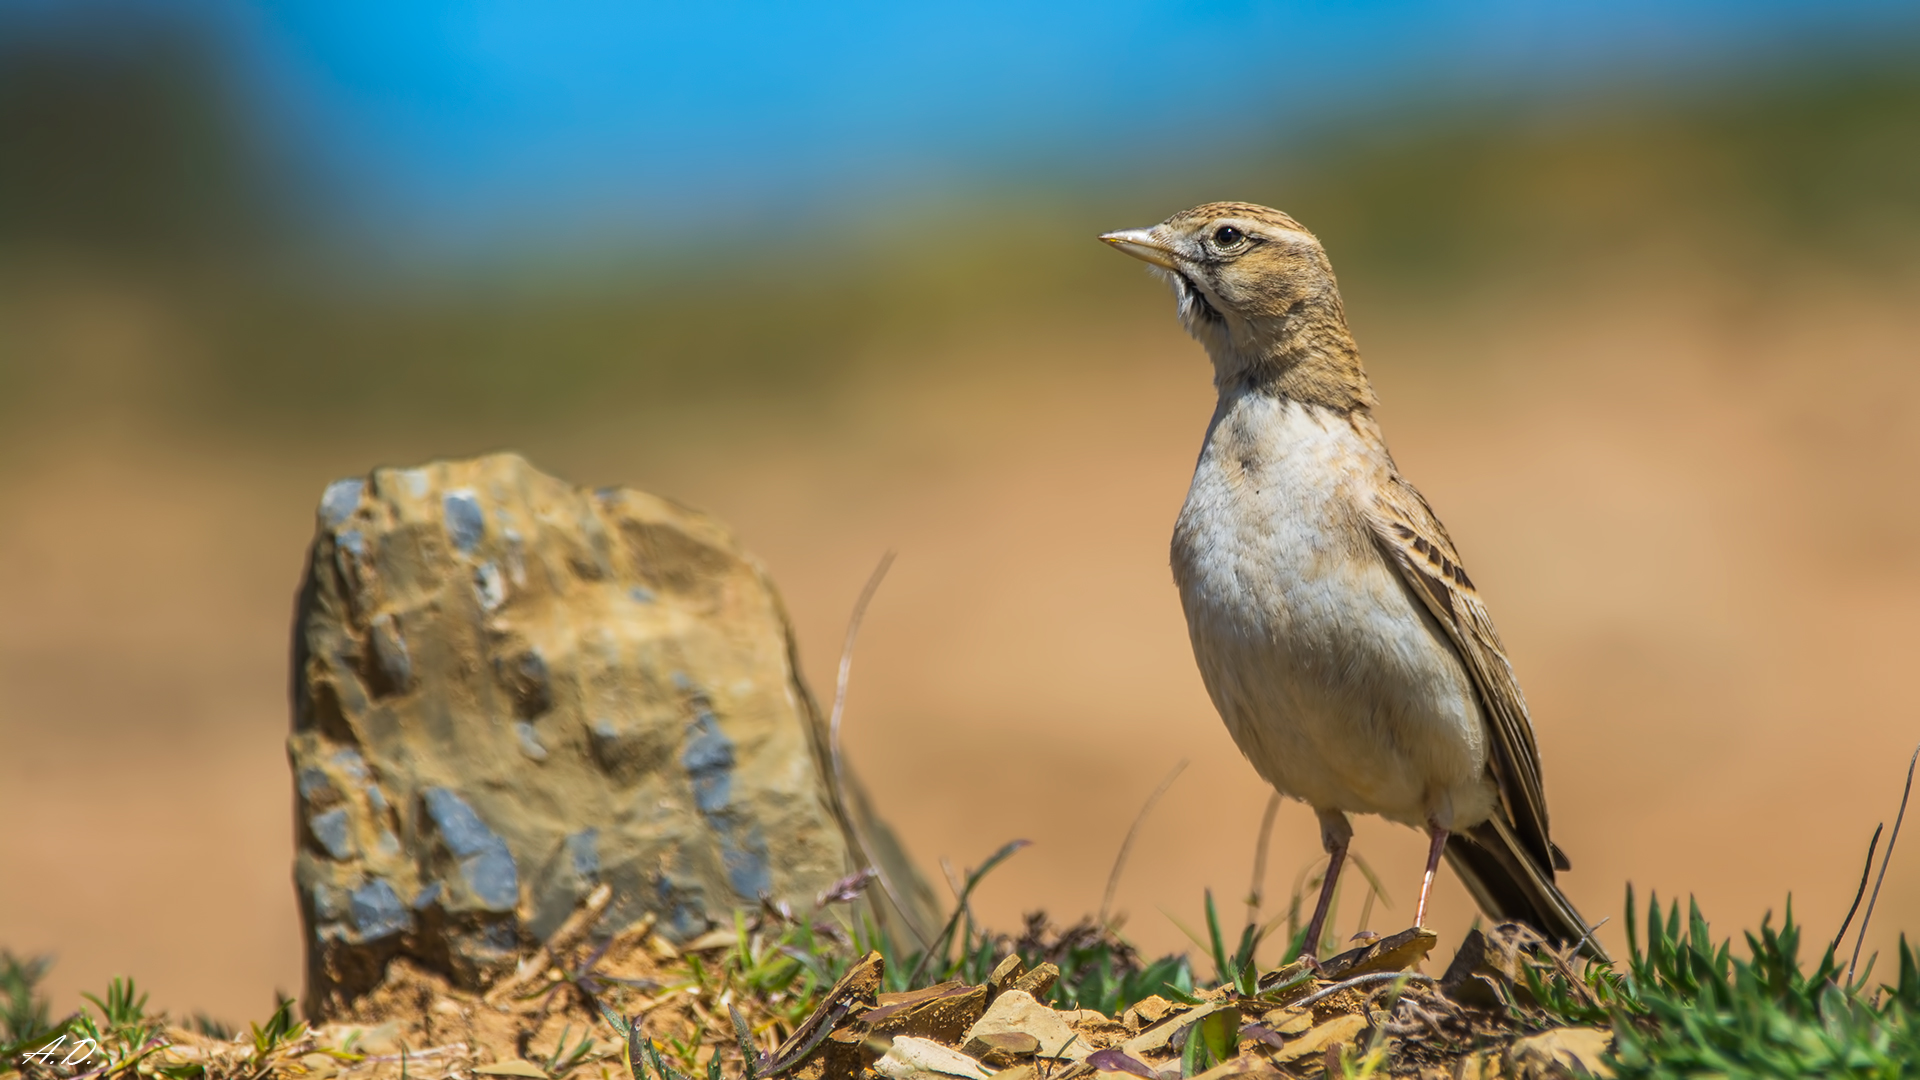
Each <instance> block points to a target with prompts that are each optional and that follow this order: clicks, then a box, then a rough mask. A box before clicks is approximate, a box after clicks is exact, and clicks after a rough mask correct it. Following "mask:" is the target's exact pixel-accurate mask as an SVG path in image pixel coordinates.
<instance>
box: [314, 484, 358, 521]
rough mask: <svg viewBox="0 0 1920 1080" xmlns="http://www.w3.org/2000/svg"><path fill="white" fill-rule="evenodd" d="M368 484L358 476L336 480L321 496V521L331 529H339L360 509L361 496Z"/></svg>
mask: <svg viewBox="0 0 1920 1080" xmlns="http://www.w3.org/2000/svg"><path fill="white" fill-rule="evenodd" d="M366 487H367V482H366V481H365V480H362V479H360V478H359V477H357V476H354V477H348V478H347V479H345V480H335V481H334V482H333V483H331V484H328V485H327V490H326V491H324V492H322V493H321V494H320V520H321V521H322V522H324V523H325V524H326V526H327V528H329V529H337V528H339V527H340V526H341V524H342V523H343V522H345V521H346V520H347V519H348V518H350V517H352V516H353V512H354V511H355V510H358V509H359V508H360V494H361V492H363V491H365V490H366Z"/></svg>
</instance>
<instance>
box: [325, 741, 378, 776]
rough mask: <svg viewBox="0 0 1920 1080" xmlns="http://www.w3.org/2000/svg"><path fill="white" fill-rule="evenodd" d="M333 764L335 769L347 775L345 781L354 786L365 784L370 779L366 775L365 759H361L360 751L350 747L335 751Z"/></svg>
mask: <svg viewBox="0 0 1920 1080" xmlns="http://www.w3.org/2000/svg"><path fill="white" fill-rule="evenodd" d="M333 764H334V767H335V768H337V769H339V770H340V771H341V772H343V773H346V774H347V779H349V780H351V781H353V782H354V783H356V784H365V783H366V782H367V781H368V780H369V779H370V777H369V776H368V775H367V759H366V758H364V757H361V756H360V751H358V750H355V749H354V748H353V747H351V746H343V747H341V748H340V749H338V750H335V751H334V752H333Z"/></svg>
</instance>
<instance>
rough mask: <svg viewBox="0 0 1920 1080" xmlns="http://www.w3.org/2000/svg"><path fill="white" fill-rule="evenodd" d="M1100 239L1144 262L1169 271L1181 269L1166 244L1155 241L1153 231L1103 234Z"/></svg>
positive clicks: (1132, 230)
mask: <svg viewBox="0 0 1920 1080" xmlns="http://www.w3.org/2000/svg"><path fill="white" fill-rule="evenodd" d="M1100 239H1102V240H1104V241H1106V242H1107V243H1109V244H1112V245H1113V246H1114V247H1116V248H1118V249H1120V250H1121V251H1124V252H1126V253H1127V254H1129V255H1131V256H1133V257H1134V258H1136V259H1139V260H1141V261H1143V262H1150V263H1152V264H1153V265H1155V266H1162V267H1165V268H1167V269H1168V270H1178V269H1179V267H1178V266H1176V265H1174V261H1173V252H1172V251H1171V250H1169V249H1168V248H1167V246H1166V245H1165V244H1162V243H1161V242H1160V241H1158V240H1156V239H1154V237H1153V230H1152V229H1122V230H1120V231H1119V232H1110V233H1103V234H1102V235H1101V237H1100Z"/></svg>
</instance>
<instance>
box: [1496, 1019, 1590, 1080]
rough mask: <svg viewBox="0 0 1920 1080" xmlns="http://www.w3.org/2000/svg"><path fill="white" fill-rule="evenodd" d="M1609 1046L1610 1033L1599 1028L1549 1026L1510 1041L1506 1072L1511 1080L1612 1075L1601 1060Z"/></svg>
mask: <svg viewBox="0 0 1920 1080" xmlns="http://www.w3.org/2000/svg"><path fill="white" fill-rule="evenodd" d="M1612 1047H1613V1032H1611V1031H1607V1030H1604V1029H1602V1028H1590V1027H1561V1028H1552V1029H1550V1030H1547V1031H1542V1032H1540V1033H1538V1034H1535V1035H1529V1036H1527V1037H1526V1038H1524V1039H1516V1040H1514V1042H1513V1045H1511V1046H1509V1047H1507V1053H1506V1066H1507V1072H1508V1073H1510V1074H1511V1075H1512V1076H1513V1077H1514V1080H1571V1078H1573V1077H1577V1076H1612V1075H1613V1070H1612V1069H1611V1068H1609V1067H1608V1066H1607V1065H1606V1063H1605V1062H1604V1061H1603V1060H1602V1055H1604V1054H1605V1053H1606V1052H1607V1051H1608V1050H1609V1049H1611V1048H1612Z"/></svg>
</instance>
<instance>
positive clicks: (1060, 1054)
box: [960, 990, 1094, 1061]
mask: <svg viewBox="0 0 1920 1080" xmlns="http://www.w3.org/2000/svg"><path fill="white" fill-rule="evenodd" d="M1013 1032H1021V1033H1024V1034H1027V1035H1031V1036H1033V1037H1034V1038H1035V1039H1037V1040H1039V1043H1040V1046H1039V1049H1038V1050H1036V1051H1035V1053H1036V1054H1038V1055H1039V1056H1040V1057H1047V1058H1062V1059H1066V1060H1070V1061H1080V1060H1082V1059H1084V1058H1085V1057H1086V1056H1087V1055H1088V1054H1090V1053H1092V1052H1093V1050H1094V1048H1093V1047H1091V1046H1089V1045H1087V1041H1086V1040H1085V1039H1083V1038H1081V1037H1080V1035H1079V1033H1077V1032H1075V1031H1074V1030H1073V1028H1072V1027H1071V1026H1070V1025H1068V1023H1067V1021H1066V1019H1065V1018H1064V1017H1062V1016H1061V1015H1060V1014H1059V1013H1057V1012H1055V1011H1053V1010H1052V1009H1049V1008H1047V1007H1046V1006H1045V1005H1042V1004H1040V1003H1039V1002H1038V1001H1035V1000H1034V999H1033V995H1032V994H1029V993H1027V992H1026V991H1024V990H1008V991H1007V992H1006V993H1004V994H1001V995H1000V996H999V997H997V998H995V999H994V1000H993V1004H992V1005H989V1006H988V1007H987V1011H986V1013H985V1015H983V1016H981V1017H980V1019H979V1020H978V1021H976V1022H975V1023H974V1025H973V1026H972V1027H970V1028H968V1029H967V1033H966V1040H965V1042H963V1043H962V1044H961V1047H960V1049H961V1050H963V1051H965V1052H966V1053H969V1054H973V1053H976V1052H977V1051H976V1050H975V1047H974V1039H976V1038H978V1037H980V1036H984V1035H990V1034H1008V1033H1013ZM980 1045H981V1048H982V1049H984V1047H985V1045H986V1044H985V1043H982V1044H980Z"/></svg>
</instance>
